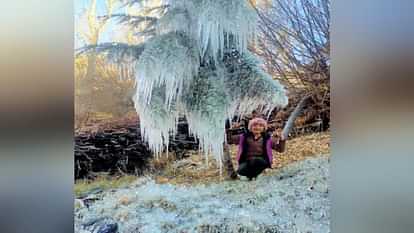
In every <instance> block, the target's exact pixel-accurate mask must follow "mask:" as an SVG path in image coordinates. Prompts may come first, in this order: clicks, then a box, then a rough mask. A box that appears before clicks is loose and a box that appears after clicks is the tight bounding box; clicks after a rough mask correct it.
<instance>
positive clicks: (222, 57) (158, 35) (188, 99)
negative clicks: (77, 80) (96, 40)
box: [84, 0, 287, 172]
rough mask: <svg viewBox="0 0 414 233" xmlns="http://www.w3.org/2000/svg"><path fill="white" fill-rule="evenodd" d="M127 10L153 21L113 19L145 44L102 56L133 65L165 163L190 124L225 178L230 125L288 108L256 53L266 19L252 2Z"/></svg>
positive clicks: (208, 0) (139, 103)
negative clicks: (180, 126) (179, 132)
mask: <svg viewBox="0 0 414 233" xmlns="http://www.w3.org/2000/svg"><path fill="white" fill-rule="evenodd" d="M123 2H124V3H125V4H127V5H129V6H131V5H137V6H138V7H141V8H142V10H143V12H146V15H140V16H130V15H127V14H125V15H124V14H117V15H112V16H111V15H110V16H107V17H112V18H115V19H117V20H118V21H119V22H120V23H125V24H128V25H131V26H133V27H135V28H137V27H139V28H140V29H141V30H140V32H139V33H138V34H136V35H137V36H140V37H144V38H145V40H143V42H142V43H140V44H134V45H130V44H121V43H107V44H102V45H98V46H97V47H94V49H95V51H101V52H105V53H106V54H107V55H108V56H109V57H110V58H113V60H114V61H116V62H117V63H119V64H121V63H122V62H123V61H128V64H129V65H130V68H131V69H133V70H134V71H135V74H136V94H135V96H134V102H135V108H136V110H137V112H138V114H139V117H140V124H141V131H142V134H143V137H144V138H145V140H146V141H147V142H148V143H149V146H150V148H151V149H152V150H153V151H154V153H155V154H156V155H157V156H158V155H159V154H160V152H162V150H163V149H164V148H165V147H166V146H168V140H169V135H170V134H175V132H176V125H177V122H178V118H179V117H181V116H185V117H186V119H187V121H188V124H189V130H190V133H192V134H193V135H194V136H196V137H197V138H198V139H199V141H200V149H201V151H202V152H203V153H204V155H205V156H206V159H207V158H208V156H209V155H210V154H211V155H213V156H214V157H215V159H216V160H217V161H219V163H218V164H219V166H220V172H221V164H222V163H221V161H222V156H223V149H225V148H223V146H226V144H225V121H226V119H231V118H232V117H233V116H234V115H244V114H247V113H250V112H251V111H253V110H255V109H259V110H261V111H262V112H263V113H270V111H271V110H272V109H274V108H275V107H284V106H286V105H287V96H286V93H285V89H284V87H283V86H282V85H281V84H280V83H279V82H278V81H276V80H273V79H272V77H271V76H269V75H268V74H267V73H265V72H264V71H263V69H262V63H261V61H260V60H259V59H258V57H256V56H255V55H254V54H253V53H251V52H250V51H249V50H248V47H249V45H250V44H251V43H253V42H254V35H255V28H256V23H257V19H258V16H257V13H256V11H255V10H254V9H253V7H252V6H251V2H250V1H248V0H168V1H161V3H160V5H158V6H151V7H149V6H148V2H151V1H139V0H129V1H123ZM85 49H86V50H87V49H88V48H87V47H86V48H84V50H85ZM125 59H126V60H125ZM131 61H132V62H131Z"/></svg>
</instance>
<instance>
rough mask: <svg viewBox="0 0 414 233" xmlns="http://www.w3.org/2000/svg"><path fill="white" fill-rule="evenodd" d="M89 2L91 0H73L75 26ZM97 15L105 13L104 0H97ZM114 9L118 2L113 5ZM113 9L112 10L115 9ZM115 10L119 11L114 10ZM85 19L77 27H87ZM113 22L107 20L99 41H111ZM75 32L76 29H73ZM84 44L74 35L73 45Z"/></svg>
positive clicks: (77, 46)
mask: <svg viewBox="0 0 414 233" xmlns="http://www.w3.org/2000/svg"><path fill="white" fill-rule="evenodd" d="M90 4H91V0H75V1H74V11H75V16H74V17H75V26H76V27H77V25H79V23H80V16H81V15H82V13H83V12H84V11H85V10H86V9H88V8H89V6H90ZM96 8H97V15H105V14H106V1H105V0H97V7H96ZM114 8H115V9H117V8H119V4H117V6H115V7H114ZM115 9H114V10H115ZM116 12H120V11H119V10H118V11H115V12H114V13H116ZM86 23H87V22H86V21H84V22H81V24H83V25H80V26H79V27H80V28H82V27H84V28H87V25H86ZM114 25H115V24H114V23H113V22H111V21H110V22H109V23H108V25H107V26H106V28H105V31H104V32H103V33H102V34H101V36H100V39H99V42H100V43H104V42H111V41H112V37H113V30H112V29H113V28H114ZM75 33H76V31H75ZM83 45H84V42H83V41H82V40H81V39H80V38H79V37H78V36H76V35H75V47H76V48H79V47H82V46H83Z"/></svg>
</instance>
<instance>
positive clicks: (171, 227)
mask: <svg viewBox="0 0 414 233" xmlns="http://www.w3.org/2000/svg"><path fill="white" fill-rule="evenodd" d="M328 160H329V159H328V157H327V156H320V157H315V158H309V159H306V160H304V161H301V162H297V163H294V164H291V165H288V166H286V167H284V168H282V169H280V170H279V171H277V172H276V173H275V174H272V175H269V176H260V177H259V178H258V179H257V180H256V181H252V182H248V181H243V180H238V181H224V182H222V183H215V184H208V185H197V186H176V185H171V184H157V183H155V182H154V181H153V180H152V179H147V180H145V182H141V183H140V184H137V185H133V186H131V187H129V188H124V189H119V190H115V191H113V192H107V193H105V194H104V197H103V199H102V200H99V201H97V202H95V203H94V204H93V205H92V206H90V207H89V208H87V207H81V208H79V209H77V210H76V211H75V229H76V232H81V230H82V223H84V222H88V221H91V220H93V219H96V218H102V217H109V218H112V219H113V220H114V221H116V222H117V224H118V228H119V232H121V233H125V232H142V233H145V232H150V233H158V232H159V233H161V232H200V233H201V232H202V233H207V232H229V233H231V232H329V219H330V214H329V208H330V201H329V198H328V192H329V189H328V182H329V175H328V169H329V161H328ZM125 200H129V201H125ZM83 232H85V231H83Z"/></svg>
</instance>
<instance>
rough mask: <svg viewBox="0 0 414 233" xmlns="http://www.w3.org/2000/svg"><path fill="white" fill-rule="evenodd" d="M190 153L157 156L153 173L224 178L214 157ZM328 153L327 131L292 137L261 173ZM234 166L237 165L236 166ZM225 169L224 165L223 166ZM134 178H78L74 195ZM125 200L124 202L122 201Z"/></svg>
mask: <svg viewBox="0 0 414 233" xmlns="http://www.w3.org/2000/svg"><path fill="white" fill-rule="evenodd" d="M230 151H231V155H232V158H233V164H234V165H237V162H236V152H237V146H235V145H232V146H231V150H230ZM189 154H190V157H189V158H186V159H183V160H176V158H175V157H174V156H173V155H172V154H170V156H169V157H168V158H167V157H166V156H165V155H164V156H161V158H160V159H158V160H157V159H153V160H152V161H151V166H152V169H151V170H152V171H153V173H152V175H153V176H154V179H155V181H156V182H157V183H170V184H179V185H193V184H202V183H203V184H206V183H215V182H220V181H222V180H224V177H225V176H224V175H225V174H223V176H221V177H220V172H219V169H218V166H217V163H216V162H215V160H214V159H211V160H209V161H208V165H207V163H206V161H205V160H204V156H200V155H199V154H198V152H197V151H191V152H189ZM329 154H330V132H324V133H315V134H311V135H306V136H302V137H298V138H294V139H290V140H288V141H287V144H286V151H285V152H284V153H277V152H274V157H275V159H274V160H273V165H272V167H273V169H272V170H269V169H267V170H266V172H265V174H264V175H269V174H271V173H273V172H276V171H277V169H278V168H281V167H284V166H286V165H287V164H289V163H292V162H296V161H300V160H303V159H305V158H307V157H312V156H317V155H329ZM235 168H236V166H235ZM223 173H224V169H223ZM136 179H137V177H136V176H130V175H126V176H120V177H110V176H105V175H103V176H100V177H98V178H97V179H95V180H92V181H91V180H80V181H77V182H76V183H75V195H76V196H81V195H83V194H85V193H87V192H88V191H90V190H93V189H96V188H100V189H102V190H107V189H114V188H120V187H125V186H127V185H129V184H131V183H132V182H133V181H135V180H136ZM122 203H124V204H125V202H122Z"/></svg>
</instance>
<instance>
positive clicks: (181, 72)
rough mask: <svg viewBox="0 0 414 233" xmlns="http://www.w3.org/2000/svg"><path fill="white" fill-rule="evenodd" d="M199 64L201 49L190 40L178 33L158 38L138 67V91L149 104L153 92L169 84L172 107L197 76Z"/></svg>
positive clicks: (169, 97)
mask: <svg viewBox="0 0 414 233" xmlns="http://www.w3.org/2000/svg"><path fill="white" fill-rule="evenodd" d="M199 65H200V61H199V56H198V50H197V49H196V47H195V46H194V43H193V41H191V39H189V38H188V37H186V36H184V35H181V34H179V33H174V32H171V33H168V34H163V35H160V36H158V37H155V38H154V39H152V40H151V41H149V42H147V43H146V46H145V49H144V52H143V53H142V54H141V57H140V59H139V60H138V63H137V65H136V76H137V79H136V83H137V92H139V93H140V96H142V97H143V98H144V101H145V102H146V103H149V101H150V100H151V94H152V89H153V88H154V87H156V86H161V85H165V90H166V98H165V102H166V104H167V105H170V103H171V101H172V100H174V98H175V97H177V96H179V94H180V93H181V91H182V89H183V87H184V85H185V84H188V83H189V82H191V79H192V78H193V77H194V76H195V75H197V72H198V67H199Z"/></svg>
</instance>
